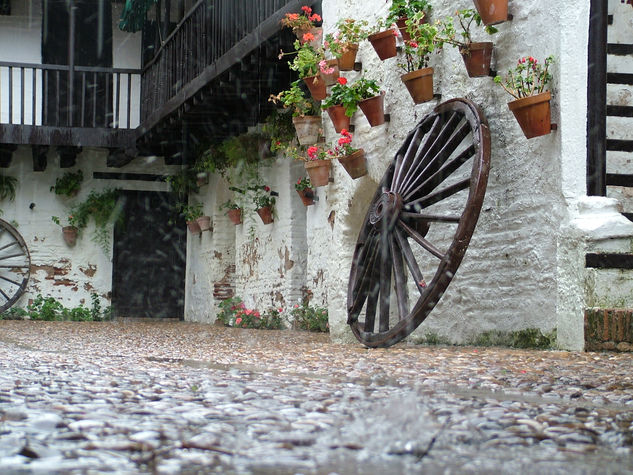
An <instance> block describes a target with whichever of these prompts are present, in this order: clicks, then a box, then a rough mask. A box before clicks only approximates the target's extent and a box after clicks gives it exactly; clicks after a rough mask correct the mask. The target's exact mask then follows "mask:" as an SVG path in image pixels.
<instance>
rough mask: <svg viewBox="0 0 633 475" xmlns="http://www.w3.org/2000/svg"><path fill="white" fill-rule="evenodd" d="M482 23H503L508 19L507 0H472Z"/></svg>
mask: <svg viewBox="0 0 633 475" xmlns="http://www.w3.org/2000/svg"><path fill="white" fill-rule="evenodd" d="M473 3H474V4H475V8H477V12H479V16H480V17H481V20H482V21H483V22H484V25H495V24H497V23H503V22H504V21H506V20H507V19H508V0H473Z"/></svg>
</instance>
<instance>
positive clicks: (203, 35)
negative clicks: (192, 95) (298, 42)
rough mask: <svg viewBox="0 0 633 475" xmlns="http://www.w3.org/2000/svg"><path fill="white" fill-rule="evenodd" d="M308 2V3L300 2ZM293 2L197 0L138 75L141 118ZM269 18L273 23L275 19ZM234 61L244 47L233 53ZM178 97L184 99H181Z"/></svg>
mask: <svg viewBox="0 0 633 475" xmlns="http://www.w3.org/2000/svg"><path fill="white" fill-rule="evenodd" d="M304 3H308V4H311V3H314V2H310V1H308V2H304ZM295 4H296V5H299V3H298V2H297V1H296V0H258V1H257V2H253V1H252V0H200V1H198V3H196V4H195V5H194V7H193V8H192V9H191V10H190V11H189V13H188V14H187V15H186V16H185V17H184V18H183V19H182V21H180V22H179V23H178V25H177V27H176V29H175V30H174V31H173V32H172V33H171V34H170V35H169V36H168V37H167V38H166V40H165V42H164V43H163V45H162V47H161V48H160V49H159V50H158V51H157V52H156V55H155V56H154V58H153V59H152V60H151V61H150V62H149V63H148V64H147V65H146V67H145V68H144V70H143V76H142V87H141V90H142V98H141V122H144V121H145V120H146V119H147V118H148V117H149V116H150V115H152V114H155V113H156V111H158V110H160V109H161V108H162V107H163V106H164V105H165V104H166V103H167V102H168V101H170V100H171V99H172V98H174V97H176V96H178V95H179V93H180V92H181V91H182V90H183V89H185V87H186V86H187V85H188V84H190V83H191V82H192V81H193V80H195V79H196V78H198V77H199V76H200V75H201V74H202V72H203V71H205V69H206V68H207V67H208V66H210V65H213V64H214V63H216V62H217V61H218V60H219V59H220V58H222V57H223V56H225V55H226V54H227V53H229V52H230V51H231V50H232V49H234V47H236V45H238V43H240V41H241V40H243V39H244V38H246V37H247V36H248V35H249V34H251V33H253V32H255V31H257V28H258V27H259V26H260V25H262V24H263V23H264V22H265V21H266V20H270V19H271V17H273V16H274V15H275V13H277V14H279V12H280V10H282V9H283V8H284V7H295V6H296V5H295ZM274 21H275V22H276V25H277V26H278V22H279V18H275V19H274ZM233 52H234V54H235V56H236V57H235V58H234V59H235V61H238V60H239V59H240V57H239V55H240V54H241V55H242V56H244V55H245V54H246V53H248V51H233ZM183 99H184V98H183Z"/></svg>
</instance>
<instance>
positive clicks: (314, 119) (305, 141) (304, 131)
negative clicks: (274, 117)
mask: <svg viewBox="0 0 633 475" xmlns="http://www.w3.org/2000/svg"><path fill="white" fill-rule="evenodd" d="M292 123H293V124H294V126H295V131H296V132H297V138H298V139H299V145H312V144H315V143H317V142H318V141H319V135H321V117H320V116H318V115H304V116H300V117H293V118H292Z"/></svg>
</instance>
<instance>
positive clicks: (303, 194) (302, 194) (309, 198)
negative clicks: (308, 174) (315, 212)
mask: <svg viewBox="0 0 633 475" xmlns="http://www.w3.org/2000/svg"><path fill="white" fill-rule="evenodd" d="M296 192H297V194H298V195H299V198H301V201H302V202H303V205H304V206H310V205H313V204H314V190H313V189H312V188H306V189H305V190H296Z"/></svg>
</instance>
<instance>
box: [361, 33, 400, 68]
mask: <svg viewBox="0 0 633 475" xmlns="http://www.w3.org/2000/svg"><path fill="white" fill-rule="evenodd" d="M368 39H369V41H370V43H371V45H372V46H373V47H374V49H375V50H376V54H378V57H379V58H380V59H382V60H383V61H384V60H385V59H389V58H393V57H394V56H395V55H396V54H397V53H398V52H397V51H396V35H395V30H391V29H390V30H386V31H381V32H380V33H375V34H373V35H369V38H368Z"/></svg>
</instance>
